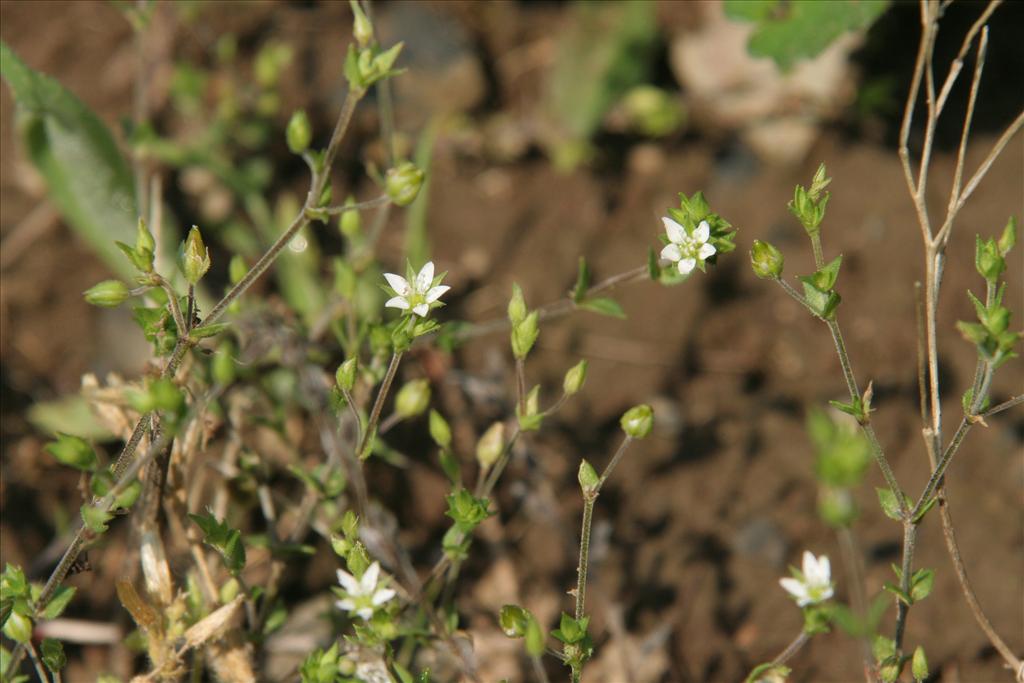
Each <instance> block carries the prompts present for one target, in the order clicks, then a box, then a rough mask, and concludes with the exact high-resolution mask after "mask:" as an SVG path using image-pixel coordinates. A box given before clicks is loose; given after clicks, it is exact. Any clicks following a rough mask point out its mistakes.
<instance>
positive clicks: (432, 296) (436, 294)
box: [427, 285, 451, 304]
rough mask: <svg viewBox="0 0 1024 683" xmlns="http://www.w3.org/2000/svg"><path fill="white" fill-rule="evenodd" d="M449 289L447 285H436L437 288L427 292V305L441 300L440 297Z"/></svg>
mask: <svg viewBox="0 0 1024 683" xmlns="http://www.w3.org/2000/svg"><path fill="white" fill-rule="evenodd" d="M449 289H451V287H449V286H448V285H438V286H437V287H431V288H430V291H429V292H427V303H428V304H432V303H434V302H435V301H437V300H438V299H440V298H441V295H442V294H444V293H445V292H447V291H448V290H449Z"/></svg>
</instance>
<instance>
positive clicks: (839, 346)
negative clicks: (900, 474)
mask: <svg viewBox="0 0 1024 683" xmlns="http://www.w3.org/2000/svg"><path fill="white" fill-rule="evenodd" d="M825 323H826V324H827V325H828V329H829V332H830V333H831V334H832V341H833V342H834V343H835V346H836V353H837V354H838V355H839V364H840V365H841V366H842V368H843V378H844V379H845V380H846V388H847V390H848V391H849V392H850V400H851V401H856V400H858V399H860V390H859V389H858V388H857V380H856V378H855V377H854V375H853V368H852V367H851V365H850V356H849V354H848V353H847V352H846V343H845V342H844V341H843V334H842V332H841V331H840V329H839V323H838V322H836V321H835V320H826V321H825ZM867 420H868V418H867V417H865V420H864V421H863V422H862V423H861V430H862V431H863V432H864V436H866V437H867V439H868V443H869V444H870V446H871V454H872V455H873V456H874V458H875V462H877V463H878V468H879V469H880V470H881V471H882V476H883V477H884V478H885V483H886V485H887V486H888V487H889V490H890V491H892V493H893V495H894V496H895V497H896V500H897V501H898V502H899V506H900V511H901V512H902V513H903V514H906V512H907V504H906V501H905V500H904V499H903V495H902V493H901V492H900V485H899V483H898V482H897V481H896V475H895V474H893V471H892V467H891V466H890V465H889V460H888V459H887V458H886V457H885V451H884V450H882V444H881V443H879V441H878V436H877V435H876V434H875V429H874V427H872V426H871V423H870V422H868V421H867Z"/></svg>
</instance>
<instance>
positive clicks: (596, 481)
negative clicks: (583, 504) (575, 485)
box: [576, 460, 601, 496]
mask: <svg viewBox="0 0 1024 683" xmlns="http://www.w3.org/2000/svg"><path fill="white" fill-rule="evenodd" d="M576 478H577V479H579V482H580V489H581V490H582V491H583V495H585V496H586V495H589V494H592V493H594V492H595V491H597V487H598V486H599V485H600V484H601V477H599V476H598V474H597V470H595V469H594V466H593V465H591V464H590V463H589V462H587V461H586V460H584V461H582V462H581V463H580V469H579V472H577V474H576Z"/></svg>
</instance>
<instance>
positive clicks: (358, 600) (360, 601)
mask: <svg viewBox="0 0 1024 683" xmlns="http://www.w3.org/2000/svg"><path fill="white" fill-rule="evenodd" d="M378 578H380V563H379V562H374V563H373V564H371V565H370V566H369V567H367V568H366V571H364V572H363V576H362V578H359V579H357V578H356V577H354V576H352V575H351V574H349V573H348V572H346V571H344V570H341V569H339V570H338V583H340V584H341V587H342V588H344V589H345V592H346V593H347V594H348V597H347V598H345V599H344V600H338V601H337V602H336V603H334V604H335V605H337V606H338V609H343V610H345V611H346V612H355V613H356V614H358V615H359V616H360V617H361V618H363V619H367V620H368V619H369V618H370V617H372V616H373V610H374V609H375V608H377V607H380V606H381V605H383V604H384V603H385V602H387V601H388V600H390V599H391V598H393V597H395V591H394V590H392V589H391V588H378V587H377V579H378Z"/></svg>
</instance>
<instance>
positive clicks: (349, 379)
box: [334, 358, 358, 391]
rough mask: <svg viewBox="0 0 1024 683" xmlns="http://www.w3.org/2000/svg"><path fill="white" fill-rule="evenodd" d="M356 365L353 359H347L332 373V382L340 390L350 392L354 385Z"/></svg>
mask: <svg viewBox="0 0 1024 683" xmlns="http://www.w3.org/2000/svg"><path fill="white" fill-rule="evenodd" d="M357 363H358V361H357V360H356V359H355V358H349V359H348V360H346V361H345V362H344V363H342V364H341V365H339V366H338V369H337V371H335V373H334V381H335V382H337V383H338V387H339V388H340V389H344V390H345V391H352V387H354V386H355V385H356V367H357Z"/></svg>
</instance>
